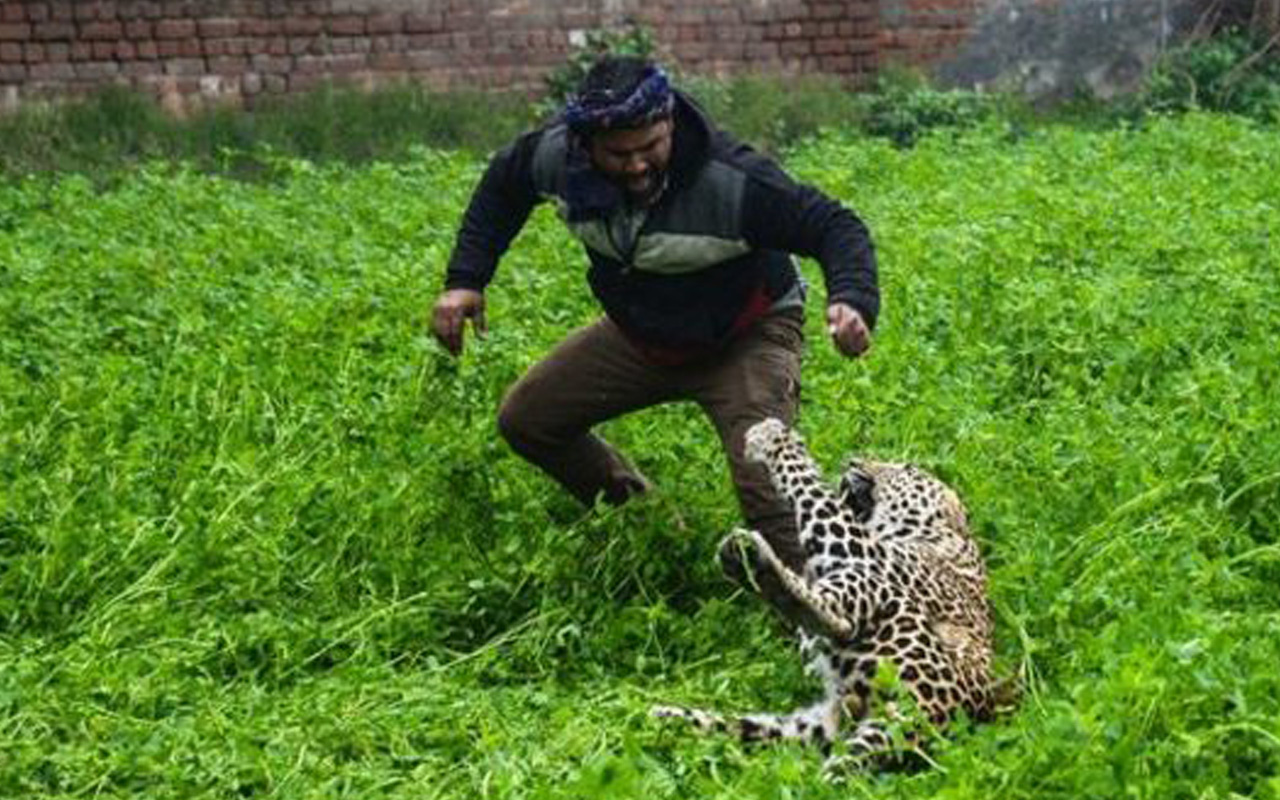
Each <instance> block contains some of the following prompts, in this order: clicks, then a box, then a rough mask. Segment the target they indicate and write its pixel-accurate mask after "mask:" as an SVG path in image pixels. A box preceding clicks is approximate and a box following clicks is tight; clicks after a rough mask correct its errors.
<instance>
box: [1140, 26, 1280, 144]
mask: <svg viewBox="0 0 1280 800" xmlns="http://www.w3.org/2000/svg"><path fill="white" fill-rule="evenodd" d="M1143 100H1144V103H1145V105H1146V106H1147V107H1148V108H1150V109H1152V110H1154V111H1188V110H1192V109H1204V110H1208V111H1225V112H1230V113H1233V114H1242V115H1244V116H1248V117H1252V118H1254V119H1257V120H1260V121H1263V122H1267V121H1280V51H1277V50H1276V42H1275V41H1274V40H1271V41H1267V40H1264V39H1263V38H1261V37H1260V36H1258V35H1256V34H1249V33H1247V32H1244V31H1240V30H1228V31H1224V32H1222V33H1219V34H1216V35H1214V36H1212V37H1210V38H1207V39H1203V40H1198V41H1194V42H1192V43H1190V44H1188V45H1186V46H1184V47H1182V48H1179V49H1177V50H1174V51H1173V52H1171V53H1169V54H1168V55H1167V56H1165V57H1164V58H1163V59H1161V60H1160V62H1159V63H1158V64H1157V65H1156V68H1155V69H1154V70H1152V72H1151V75H1150V76H1149V77H1148V80H1147V87H1146V91H1145V92H1144V95H1143Z"/></svg>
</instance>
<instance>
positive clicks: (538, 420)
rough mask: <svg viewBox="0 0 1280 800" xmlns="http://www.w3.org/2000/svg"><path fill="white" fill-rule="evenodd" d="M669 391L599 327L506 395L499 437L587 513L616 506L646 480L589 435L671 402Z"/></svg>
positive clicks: (575, 338)
mask: <svg viewBox="0 0 1280 800" xmlns="http://www.w3.org/2000/svg"><path fill="white" fill-rule="evenodd" d="M674 391H675V388H674V387H673V386H671V385H670V381H669V379H668V378H667V377H665V376H664V374H663V373H662V372H661V371H660V370H658V369H656V368H654V367H653V366H652V365H650V364H648V363H646V362H645V361H644V359H643V358H642V357H641V356H640V354H639V353H637V352H636V350H635V349H634V348H633V347H632V346H631V343H630V342H628V341H627V340H626V338H625V337H624V336H623V335H622V332H621V331H619V330H618V328H617V327H616V326H615V325H614V324H613V323H612V322H609V321H608V320H607V319H601V320H600V321H598V322H595V323H593V324H591V325H588V326H587V327H585V328H581V329H579V330H577V331H575V332H573V333H572V334H570V335H569V337H568V338H567V339H565V340H564V341H563V342H561V343H560V344H559V345H558V346H556V348H555V349H554V350H552V351H551V353H549V354H548V355H547V357H546V358H544V359H543V360H542V361H540V362H539V363H537V364H535V365H534V366H533V367H532V368H531V369H530V370H529V371H528V372H527V373H526V374H525V375H524V377H522V378H521V379H520V380H519V381H517V382H516V384H515V385H514V386H512V387H511V389H510V390H509V391H508V392H507V396H506V398H505V399H504V400H503V401H502V408H501V409H500V410H499V412H498V429H499V430H500V431H501V433H502V436H503V438H505V439H506V440H507V442H508V443H509V444H510V445H511V447H512V449H513V450H515V451H516V452H517V453H519V454H520V455H521V456H523V457H524V458H525V459H527V460H528V461H530V462H532V463H533V464H534V465H535V466H537V467H539V468H540V469H542V470H543V471H544V472H546V473H547V474H548V475H550V476H551V477H552V478H554V479H555V480H557V481H558V482H559V483H560V484H561V485H562V486H564V487H565V489H567V490H568V491H569V492H570V494H572V495H573V496H574V497H576V498H578V500H580V501H582V502H583V503H584V504H586V505H591V504H592V503H594V502H595V500H596V498H597V497H600V496H603V498H604V499H605V501H607V502H609V503H614V504H618V503H622V502H625V501H626V500H627V498H628V497H630V496H632V495H634V494H639V493H641V492H643V491H644V489H645V487H646V484H645V481H644V478H642V477H641V476H640V474H639V473H637V472H636V471H635V469H633V468H632V467H631V465H630V464H628V463H627V462H626V460H625V459H624V458H623V457H622V456H621V455H620V454H619V453H618V452H617V451H616V450H614V449H613V448H612V447H610V446H609V445H608V444H606V443H605V442H604V440H602V439H600V438H599V437H598V436H596V435H595V434H593V433H591V428H592V427H593V426H594V425H596V424H597V423H600V422H603V421H605V420H607V419H612V418H613V417H616V416H619V415H620V414H624V413H626V412H628V411H634V410H636V409H640V408H645V407H648V406H651V405H655V404H657V403H660V402H663V401H665V400H668V399H671V397H672V396H673V393H674Z"/></svg>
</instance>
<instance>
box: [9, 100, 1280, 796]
mask: <svg viewBox="0 0 1280 800" xmlns="http://www.w3.org/2000/svg"><path fill="white" fill-rule="evenodd" d="M7 144H8V142H7V141H6V145H7ZM1277 162H1280V139H1277V137H1276V136H1275V134H1274V131H1273V130H1270V129H1267V128H1265V127H1263V126H1259V125H1257V124H1254V123H1251V122H1250V121H1248V120H1244V119H1241V118H1238V117H1234V116H1228V115H1215V114H1206V113H1198V112H1192V113H1187V114H1180V115H1171V116H1156V117H1153V118H1151V119H1149V120H1148V121H1147V122H1146V124H1144V125H1143V126H1141V127H1140V128H1113V129H1108V130H1101V131H1099V130H1080V129H1077V128H1072V127H1067V126H1049V127H1045V128H1043V129H1040V130H1037V131H1035V132H1034V134H1032V135H1028V136H1025V137H1023V138H1020V139H1018V140H1016V141H1011V140H1010V139H1009V137H1007V135H1005V133H1004V132H1003V131H1000V130H997V129H995V128H994V127H993V126H979V127H977V128H974V129H970V130H964V131H958V132H957V133H955V134H954V135H945V136H934V135H926V136H922V137H919V138H918V140H917V141H916V143H915V145H914V146H913V147H911V148H899V147H897V146H895V145H894V144H893V142H891V141H889V140H888V139H884V138H869V137H866V136H865V135H862V134H861V133H860V132H859V131H858V130H857V129H856V128H851V129H846V130H841V129H835V128H833V129H828V130H826V131H825V132H823V133H821V134H820V135H818V136H816V137H813V138H809V139H806V140H803V141H801V142H799V143H797V144H796V145H794V146H793V147H791V148H790V149H788V151H787V156H786V163H787V166H788V167H789V168H790V169H791V170H792V171H793V172H794V173H795V174H796V175H797V176H798V177H799V178H801V179H802V180H805V181H807V182H810V183H813V184H815V185H817V186H819V187H821V188H822V189H824V190H825V191H827V192H829V193H830V194H832V195H833V196H835V197H838V198H839V199H841V200H842V201H844V202H846V203H847V204H849V205H850V206H851V207H853V208H854V209H856V210H857V211H858V212H859V214H860V215H861V216H862V217H863V218H864V219H865V220H866V221H867V222H868V225H869V226H870V228H871V230H872V232H873V235H874V237H875V241H876V246H877V252H878V254H879V258H880V263H881V265H882V286H883V295H884V312H883V315H882V317H881V321H880V323H879V325H878V328H877V330H876V333H875V344H874V350H873V351H872V354H871V356H870V357H869V358H867V359H864V360H859V361H855V362H850V361H846V360H843V359H842V358H840V357H839V356H838V355H837V354H836V353H835V352H834V351H833V349H832V348H831V347H830V346H829V344H828V342H827V341H826V334H825V332H824V330H823V325H822V315H821V313H819V312H820V309H821V300H822V298H821V294H822V291H821V286H822V282H821V276H820V274H819V272H818V270H817V269H816V267H814V266H813V265H811V264H804V265H802V269H803V270H804V271H805V273H806V276H807V277H808V278H809V280H810V283H811V284H812V285H813V287H814V290H813V292H812V295H813V296H812V297H811V299H810V309H809V311H810V313H809V316H808V320H807V325H808V328H807V333H808V335H809V348H808V351H807V354H806V365H805V372H804V379H805V386H804V400H803V406H802V412H801V416H800V419H799V422H798V424H799V427H800V429H801V431H802V433H803V434H804V435H805V436H806V439H807V441H808V443H809V445H810V447H811V449H812V450H813V452H814V453H815V456H816V458H817V460H818V461H819V463H820V464H822V465H823V466H824V467H825V469H826V471H827V472H828V473H829V474H833V473H835V472H836V471H837V470H838V469H839V466H840V465H841V464H842V463H843V462H844V460H845V459H846V458H847V457H848V456H849V455H850V454H851V453H857V454H862V455H866V456H870V457H878V458H884V459H897V460H902V459H909V460H913V461H917V462H920V463H922V464H924V465H926V466H928V467H930V468H931V469H933V470H935V471H936V472H938V473H939V474H940V475H942V476H943V477H944V478H945V479H946V480H947V481H948V482H949V483H951V484H953V485H954V486H956V487H957V489H958V490H959V492H960V494H961V495H962V497H963V498H964V500H965V502H966V504H967V507H968V509H969V512H970V513H969V520H970V524H971V526H972V529H973V530H974V532H975V534H976V535H977V536H978V537H979V540H980V541H981V544H982V547H983V550H984V553H985V555H986V558H987V561H988V564H989V567H990V573H991V587H992V597H993V602H994V609H995V617H996V619H995V624H996V631H997V635H998V641H997V654H998V659H999V662H1000V663H999V664H998V669H999V671H1000V672H1001V673H1011V674H1015V675H1017V676H1018V678H1019V683H1020V685H1021V686H1022V687H1023V697H1022V698H1021V702H1020V703H1019V704H1018V706H1017V708H1016V709H1015V710H1013V711H1011V712H1010V713H1009V714H1007V715H1006V716H1003V717H1002V718H1000V719H999V720H997V721H995V722H992V723H984V724H972V725H964V724H961V725H958V726H956V727H955V729H953V730H952V731H951V733H950V734H948V735H947V736H944V737H940V738H938V739H937V740H934V739H933V738H932V737H930V739H929V741H928V742H927V748H926V752H927V754H928V756H929V758H930V759H931V760H932V761H933V762H935V764H936V766H932V767H929V768H928V769H925V770H923V771H919V772H916V773H892V774H886V775H872V774H858V773H855V774H851V775H847V776H844V782H843V783H842V784H840V785H833V784H831V783H829V782H827V781H826V780H825V779H824V776H823V757H822V755H821V754H820V753H818V752H816V751H814V750H812V749H806V748H801V747H778V748H757V749H754V750H746V749H744V748H742V747H741V746H739V745H738V744H736V743H734V742H729V741H724V740H722V739H716V738H700V737H696V736H693V735H688V734H684V733H675V732H672V731H671V730H669V729H666V728H663V727H661V726H659V725H656V724H654V723H653V722H652V721H651V720H649V719H648V717H647V711H648V708H649V706H650V705H651V704H653V703H655V702H662V703H672V702H674V703H688V704H691V705H697V706H710V707H715V708H720V709H724V710H726V711H735V710H737V711H743V712H747V711H751V710H756V709H783V708H789V707H798V706H802V705H805V704H807V703H808V702H810V701H811V700H812V699H813V698H814V696H815V695H816V694H817V692H818V691H819V689H818V686H817V683H816V682H815V681H813V680H812V679H811V678H810V677H808V676H806V675H805V674H804V672H803V670H802V667H801V664H800V663H799V660H798V658H797V656H796V654H795V652H794V647H793V642H792V641H791V638H790V635H789V633H788V632H787V631H786V630H784V629H783V628H782V626H780V625H779V624H778V623H777V622H776V621H775V620H773V619H772V618H771V617H770V616H769V614H768V613H767V612H766V610H765V608H764V606H763V604H762V603H761V602H759V601H758V600H757V599H755V598H753V597H750V596H747V595H745V594H743V593H741V592H739V591H738V590H737V589H735V588H734V586H733V585H731V584H730V583H729V582H727V581H725V580H724V579H723V578H722V577H721V576H720V574H719V571H718V568H717V566H716V565H715V562H714V552H715V547H716V543H717V542H718V541H719V539H720V536H721V534H722V533H723V532H725V531H727V530H729V529H730V528H731V527H732V526H734V525H735V524H737V523H738V509H737V505H736V502H735V501H734V498H733V494H732V490H731V487H730V482H729V478H728V475H727V472H726V469H725V466H724V460H723V455H722V454H721V452H720V447H719V444H718V442H717V441H716V436H715V434H714V432H713V431H711V430H710V429H709V428H707V427H706V423H705V420H704V419H703V418H702V416H701V414H700V412H699V411H698V410H697V409H696V408H692V407H689V406H684V405H675V406H667V407H661V408H657V409H652V410H649V411H645V412H643V413H641V414H637V415H633V416H630V417H627V418H625V419H622V420H617V421H614V422H611V423H608V424H606V425H605V426H603V428H602V431H601V432H602V433H603V435H605V436H607V437H608V438H609V439H610V440H611V441H612V442H614V443H616V444H618V445H619V446H620V447H621V448H623V449H624V450H625V451H626V452H627V453H628V454H630V455H631V456H633V457H634V458H635V459H636V461H637V462H638V464H639V466H640V468H641V469H643V471H644V472H645V474H646V475H648V476H649V477H650V478H652V479H653V480H654V481H655V483H656V485H657V487H658V488H657V490H656V491H655V492H654V493H653V494H652V495H651V496H649V497H648V498H646V499H644V500H643V501H641V502H638V503H636V504H633V505H628V506H624V507H622V508H617V509H610V508H601V509H597V510H593V511H586V510H583V509H580V508H578V507H576V506H575V505H574V504H573V503H572V502H571V501H569V500H568V499H567V498H566V497H565V496H564V494H563V493H562V492H560V491H559V490H558V489H557V488H556V487H555V486H554V485H553V484H551V483H550V482H549V481H548V480H546V479H545V478H543V477H541V476H540V475H539V474H538V473H537V472H536V471H535V470H534V469H533V468H531V467H529V466H528V465H527V464H525V463H523V462H522V461H521V460H520V459H519V458H518V457H517V456H516V455H514V454H513V453H512V452H510V451H509V450H508V449H507V447H506V446H505V445H503V444H502V443H501V440H500V438H499V435H498V433H497V431H496V426H495V422H494V419H493V417H494V414H495V409H496V407H497V406H498V404H499V402H500V401H501V398H502V394H503V392H504V391H505V390H506V388H507V387H508V386H509V385H510V383H511V382H512V381H513V380H514V379H515V378H516V377H517V376H519V375H520V374H522V373H523V371H524V370H525V369H527V368H528V366H529V365H530V364H532V363H533V362H534V361H536V360H537V359H538V358H540V357H541V356H542V355H543V354H544V353H545V352H546V351H547V349H548V348H550V347H551V346H553V345H554V344H555V343H556V342H557V341H559V340H560V339H561V338H562V337H563V336H564V334H565V332H566V331H568V330H570V329H571V328H573V327H574V326H576V325H579V324H583V323H586V322H588V321H590V320H592V319H594V318H595V317H596V315H597V314H598V310H597V309H596V307H595V305H594V303H593V302H592V300H591V299H590V297H589V295H588V292H587V291H586V290H585V288H584V287H583V286H582V279H581V271H580V269H578V268H577V267H575V266H574V264H575V260H576V259H577V258H579V256H577V255H576V253H577V249H576V246H575V244H574V242H573V241H572V239H571V238H570V236H569V235H568V234H567V233H566V232H565V230H564V229H563V226H562V225H561V224H560V222H559V220H557V219H556V218H555V215H554V212H553V211H552V210H551V209H543V210H542V211H540V212H539V213H537V214H535V216H534V217H533V219H532V220H531V221H530V224H529V225H528V226H527V228H526V230H525V231H524V233H523V234H522V236H521V238H520V240H519V241H518V243H517V245H516V246H515V247H513V248H512V250H511V251H510V253H509V254H508V255H507V257H506V258H505V259H504V261H503V263H502V266H501V269H500V270H499V271H498V273H497V276H496V279H495V283H494V285H493V286H492V288H491V290H490V292H489V295H488V300H489V304H490V305H489V322H490V326H491V329H490V332H489V335H488V337H487V338H486V339H484V340H483V341H472V342H470V343H469V347H468V350H467V352H466V354H465V355H464V356H463V357H462V358H461V359H460V360H455V359H452V358H450V357H448V356H446V355H445V354H444V353H443V352H442V351H441V350H440V349H439V348H438V347H437V346H436V345H435V344H434V343H433V342H432V341H431V340H430V338H429V336H428V335H427V334H426V332H425V330H424V325H423V323H424V314H425V310H426V309H428V308H429V307H430V304H431V302H432V300H433V299H434V297H435V294H436V291H437V290H438V288H439V281H440V275H441V272H442V270H443V268H444V265H445V263H446V261H447V258H448V255H449V251H450V248H451V246H452V241H453V238H454V232H455V230H456V226H457V224H458V218H459V216H460V214H461V213H462V211H463V209H464V208H465V204H466V202H467V200H468V195H469V190H470V187H471V186H473V185H474V184H475V182H476V180H478V179H479V177H480V174H481V172H482V170H483V169H484V166H485V159H484V158H483V157H482V156H479V155H477V154H475V153H469V152H451V151H446V150H442V149H434V148H426V147H421V146H419V147H415V148H413V149H411V150H409V151H408V153H407V155H406V157H405V158H404V159H403V160H400V161H396V162H392V161H373V162H370V163H363V164H350V163H344V162H342V161H320V160H316V161H313V160H308V159H304V158H300V157H298V156H296V155H295V154H291V153H287V152H278V153H275V154H274V155H273V156H272V157H271V160H270V162H269V167H270V169H271V174H272V177H273V180H272V181H271V182H261V181H235V180H228V179H227V178H226V177H225V176H224V175H219V174H208V173H205V172H203V171H201V170H200V169H198V168H197V167H195V166H193V165H189V164H183V163H180V162H179V163H174V162H161V161H154V160H153V161H150V162H147V163H146V164H145V165H143V166H141V167H138V168H136V169H134V170H132V171H129V172H126V173H123V174H120V175H118V176H117V178H116V180H114V181H113V182H110V183H107V184H103V183H100V182H96V181H94V180H91V179H90V178H89V177H88V176H86V175H83V174H75V173H62V174H45V173H41V174H36V175H33V176H30V177H23V178H20V179H8V178H6V179H3V180H0V797H24V798H26V797H31V798H62V797H83V796H97V797H105V798H135V797H149V798H151V797H154V798H190V797H207V798H237V797H245V796H268V795H271V794H275V795H279V796H286V797H359V798H364V797H404V798H410V797H424V796H427V797H439V798H472V797H477V796H482V797H483V796H489V797H496V798H525V797H529V798H560V797H565V796H573V795H574V793H577V794H580V795H582V796H593V797H594V796H610V795H612V796H617V797H643V798H689V797H708V798H740V797H805V798H817V799H818V800H826V799H827V798H831V799H832V800H835V798H848V797H851V796H853V797H860V796H875V797H883V798H902V799H903V800H905V799H906V798H919V797H926V796H928V797H933V796H937V797H944V798H952V799H953V800H958V799H961V798H990V797H1000V798H1010V799H1012V800H1017V799H1018V798H1036V800H1045V799H1046V798H1070V799H1071V800H1076V798H1084V797H1096V798H1110V797H1122V796H1137V797H1146V798H1169V797H1219V798H1228V797H1231V796H1233V795H1235V796H1240V797H1258V798H1269V797H1274V796H1275V793H1276V791H1277V788H1280V787H1277V777H1278V776H1280V747H1278V746H1277V742H1278V741H1280V723H1278V722H1277V721H1278V720H1280V673H1278V672H1277V670H1276V669H1275V665H1276V663H1278V662H1280V638H1278V637H1277V636H1276V635H1275V626H1276V620H1277V615H1278V614H1280V596H1278V595H1277V593H1276V591H1275V587H1276V585H1277V582H1278V581H1280V537H1278V535H1277V532H1278V531H1280V474H1278V473H1277V467H1276V458H1275V454H1276V453H1277V452H1280V419H1278V418H1277V415H1276V413H1275V394H1276V387H1277V386H1280V361H1278V360H1277V359H1276V357H1275V342H1276V341H1277V338H1280V284H1278V283H1277V282H1276V280H1275V276H1276V275H1277V274H1280V249H1278V248H1277V247H1276V242H1277V240H1278V239H1280V215H1277V213H1276V198H1277V197H1280V172H1278V171H1276V170H1271V169H1263V168H1260V167H1259V165H1268V164H1274V163H1277Z"/></svg>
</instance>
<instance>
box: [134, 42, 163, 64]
mask: <svg viewBox="0 0 1280 800" xmlns="http://www.w3.org/2000/svg"><path fill="white" fill-rule="evenodd" d="M135 48H136V50H137V57H138V58H141V59H144V60H147V61H150V60H151V59H153V58H158V57H159V56H160V52H159V49H158V48H157V47H156V43H155V42H151V41H147V42H138V43H137V44H136V45H135Z"/></svg>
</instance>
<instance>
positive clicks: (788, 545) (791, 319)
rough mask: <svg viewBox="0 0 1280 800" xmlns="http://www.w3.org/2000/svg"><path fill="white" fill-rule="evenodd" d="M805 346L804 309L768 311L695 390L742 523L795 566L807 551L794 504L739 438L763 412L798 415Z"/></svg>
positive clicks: (765, 414)
mask: <svg viewBox="0 0 1280 800" xmlns="http://www.w3.org/2000/svg"><path fill="white" fill-rule="evenodd" d="M803 349H804V323H803V313H802V312H801V310H800V309H793V310H787V311H782V312H778V313H775V314H770V315H769V316H767V317H765V318H764V319H762V320H761V321H760V322H759V323H758V324H757V325H756V326H755V327H753V328H752V329H751V330H749V331H747V332H745V333H743V334H742V335H741V336H740V337H739V338H738V339H737V340H736V341H735V342H734V343H733V344H732V345H730V347H729V349H728V351H726V352H725V353H724V354H723V355H722V356H720V357H719V358H717V359H716V360H715V362H714V363H713V365H712V366H711V367H710V368H706V373H705V375H704V376H703V377H701V378H699V380H698V381H697V385H696V388H695V392H694V394H695V397H696V398H697V400H698V403H699V404H700V405H701V406H702V408H703V410H704V411H706V413H707V415H708V416H709V417H711V421H712V423H713V424H714V425H715V427H716V431H717V432H718V433H719V434H720V440H721V442H722V444H723V446H724V451H725V454H726V455H727V456H728V459H729V469H730V472H731V473H732V476H733V483H734V487H735V488H736V489H737V492H738V501H739V503H740V504H741V506H742V513H743V516H744V517H746V520H747V525H748V526H749V527H751V528H753V529H755V530H758V531H760V533H761V534H763V535H764V537H765V539H766V540H767V541H768V542H769V545H770V546H771V547H772V548H773V550H774V552H775V553H777V555H778V557H779V558H780V559H782V561H783V563H784V564H786V565H787V566H788V567H790V568H791V569H792V570H794V571H796V572H799V573H803V570H804V562H805V556H804V551H803V550H802V549H801V547H800V540H799V536H798V534H797V530H796V517H795V512H794V511H793V510H792V508H791V507H790V505H789V504H788V503H786V502H785V501H784V500H782V499H781V498H779V497H778V495H777V493H776V492H774V490H773V484H772V483H771V482H770V480H769V473H768V471H767V470H766V469H765V468H764V466H763V465H761V464H754V463H751V462H748V461H747V460H746V458H745V456H744V455H743V438H744V436H745V435H746V432H747V428H750V427H751V426H752V425H754V424H755V423H757V422H759V421H760V420H762V419H765V418H767V417H776V418H778V419H780V420H782V421H783V422H785V423H786V424H788V425H790V424H791V423H792V421H793V420H794V419H795V415H796V409H797V406H798V405H799V400H800V355H801V351H802V350H803Z"/></svg>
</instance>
